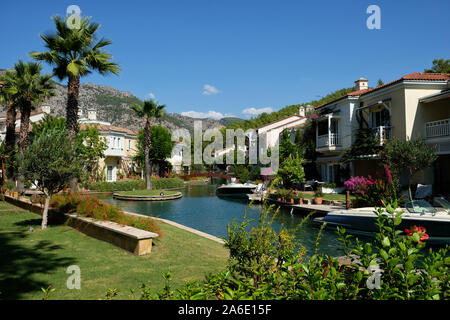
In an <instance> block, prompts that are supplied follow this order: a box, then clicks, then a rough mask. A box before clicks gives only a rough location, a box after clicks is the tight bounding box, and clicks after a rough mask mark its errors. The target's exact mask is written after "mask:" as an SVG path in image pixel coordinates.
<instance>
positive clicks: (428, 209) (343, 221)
mask: <svg viewBox="0 0 450 320" xmlns="http://www.w3.org/2000/svg"><path fill="white" fill-rule="evenodd" d="M397 210H399V209H397ZM402 210H403V211H404V213H403V215H402V222H401V224H400V225H399V226H398V227H397V229H398V230H402V231H404V230H405V229H411V227H413V226H422V227H425V228H426V232H427V234H428V235H429V237H430V238H429V239H428V240H427V241H429V242H431V243H436V244H443V243H450V210H449V208H445V207H444V206H443V207H433V206H431V205H430V204H429V203H428V202H426V201H423V200H415V201H411V202H408V203H407V204H406V205H405V208H404V209H402ZM374 211H375V208H374V207H366V208H358V209H350V210H336V211H332V212H329V213H328V214H327V215H326V216H325V217H320V218H316V219H314V221H315V222H317V223H327V226H328V227H343V228H345V229H347V230H348V231H349V232H350V233H357V234H363V235H368V236H370V235H373V233H374V232H378V229H377V226H376V220H377V215H376V214H375V213H374ZM385 214H387V213H385Z"/></svg>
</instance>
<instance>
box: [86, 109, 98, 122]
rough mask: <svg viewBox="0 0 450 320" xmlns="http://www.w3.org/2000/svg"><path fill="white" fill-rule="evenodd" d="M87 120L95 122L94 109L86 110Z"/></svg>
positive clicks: (95, 114)
mask: <svg viewBox="0 0 450 320" xmlns="http://www.w3.org/2000/svg"><path fill="white" fill-rule="evenodd" d="M88 120H92V121H96V120H97V111H95V110H94V109H90V110H88Z"/></svg>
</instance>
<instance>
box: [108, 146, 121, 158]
mask: <svg viewBox="0 0 450 320" xmlns="http://www.w3.org/2000/svg"><path fill="white" fill-rule="evenodd" d="M105 156H109V157H123V156H125V152H124V150H123V149H122V148H111V147H109V148H108V149H106V150H105Z"/></svg>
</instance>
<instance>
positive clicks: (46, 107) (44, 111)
mask: <svg viewBox="0 0 450 320" xmlns="http://www.w3.org/2000/svg"><path fill="white" fill-rule="evenodd" d="M50 109H51V108H50V106H48V105H43V106H41V110H42V112H43V113H46V114H50Z"/></svg>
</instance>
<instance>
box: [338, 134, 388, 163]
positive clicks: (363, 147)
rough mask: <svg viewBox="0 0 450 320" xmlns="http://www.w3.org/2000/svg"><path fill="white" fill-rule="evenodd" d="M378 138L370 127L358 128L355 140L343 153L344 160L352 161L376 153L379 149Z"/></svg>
mask: <svg viewBox="0 0 450 320" xmlns="http://www.w3.org/2000/svg"><path fill="white" fill-rule="evenodd" d="M381 149H382V148H381V146H380V140H379V138H378V137H377V136H376V134H375V132H374V130H373V129H371V128H359V129H358V130H357V131H356V133H355V141H354V142H353V143H352V146H351V147H350V149H349V150H348V151H347V152H346V153H345V154H344V156H343V159H345V161H352V160H355V159H358V158H360V157H362V156H367V155H374V154H378V153H379V152H380V151H381Z"/></svg>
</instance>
